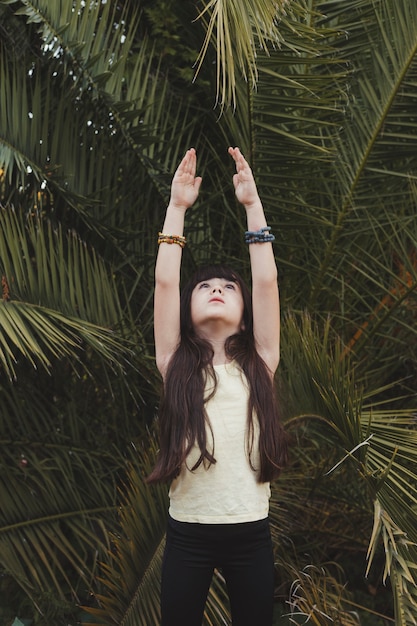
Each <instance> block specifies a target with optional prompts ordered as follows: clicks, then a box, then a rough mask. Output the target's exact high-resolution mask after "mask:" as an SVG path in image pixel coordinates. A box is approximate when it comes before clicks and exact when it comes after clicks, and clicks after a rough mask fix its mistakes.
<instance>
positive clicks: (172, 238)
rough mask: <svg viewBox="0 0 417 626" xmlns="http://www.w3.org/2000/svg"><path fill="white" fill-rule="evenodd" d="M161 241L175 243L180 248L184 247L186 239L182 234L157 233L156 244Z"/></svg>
mask: <svg viewBox="0 0 417 626" xmlns="http://www.w3.org/2000/svg"><path fill="white" fill-rule="evenodd" d="M161 243H169V244H172V243H177V244H178V245H179V246H180V247H181V248H184V246H185V244H186V243H187V240H186V238H185V237H184V236H183V235H166V234H165V233H158V246H159V245H160V244H161Z"/></svg>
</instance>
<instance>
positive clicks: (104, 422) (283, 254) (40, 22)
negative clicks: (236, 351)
mask: <svg viewBox="0 0 417 626" xmlns="http://www.w3.org/2000/svg"><path fill="white" fill-rule="evenodd" d="M200 12H202V14H201V15H200V17H198V16H199V14H200ZM197 18H198V19H197ZM416 23H417V4H416V3H415V2H414V0H352V1H349V2H347V1H346V0H322V1H313V0H293V1H292V2H286V3H282V6H281V3H278V5H277V3H275V2H270V1H267V0H245V1H243V0H242V1H241V2H239V4H238V5H236V3H234V2H231V0H222V1H221V0H213V1H212V2H204V1H202V2H198V3H193V2H185V1H184V2H181V3H178V2H174V0H156V1H150V0H137V1H133V0H119V1H116V0H108V1H107V2H85V1H84V0H48V1H47V0H12V1H9V0H0V202H1V210H0V270H1V275H2V301H1V302H0V323H1V335H0V363H1V373H0V394H1V395H0V397H1V403H0V465H1V471H0V502H1V509H0V616H1V620H2V623H5V624H12V623H13V621H14V619H15V617H16V618H20V619H21V620H23V619H26V620H27V622H26V623H30V624H38V625H39V624H42V625H47V626H55V625H57V626H58V625H60V624H62V625H63V624H81V623H83V624H87V623H93V622H94V623H96V624H97V623H98V624H125V625H132V626H137V625H140V624H146V625H147V626H150V625H151V624H158V623H159V613H158V610H159V609H158V577H159V567H160V560H161V554H162V549H163V538H164V522H165V515H166V490H165V488H162V487H161V488H158V489H152V490H150V489H148V488H146V487H145V486H144V483H143V476H144V475H145V474H146V472H147V471H148V469H149V467H150V465H151V463H152V458H153V455H154V450H155V447H156V446H157V443H156V438H155V435H154V432H153V428H154V426H153V425H154V418H155V415H156V412H157V404H158V395H159V387H160V381H159V378H158V376H157V373H156V370H155V367H154V361H153V346H152V343H153V336H152V288H153V264H154V258H155V253H156V233H157V231H158V230H159V229H160V227H161V224H162V221H163V216H164V211H165V207H166V204H167V201H168V198H169V186H170V180H171V176H172V172H173V171H174V170H175V167H176V165H177V163H178V161H179V160H180V158H181V156H182V154H183V153H184V151H185V150H186V148H188V147H189V146H191V145H194V146H196V148H197V152H198V169H199V173H200V174H201V175H202V176H203V187H202V192H201V195H200V198H199V202H198V205H196V207H195V208H194V209H193V210H192V212H190V213H189V214H187V224H186V226H187V236H188V240H189V245H188V246H187V248H186V249H185V254H184V275H187V274H188V273H189V272H190V271H191V270H192V269H193V268H194V266H195V265H196V264H198V263H202V262H205V261H206V260H208V259H216V260H222V261H227V262H229V263H232V264H233V265H235V266H236V268H237V269H238V270H240V271H241V272H242V273H243V275H245V276H246V277H247V278H249V275H248V270H249V266H248V258H247V251H246V249H245V245H244V243H243V241H242V237H241V236H240V234H241V233H242V231H243V230H244V215H243V214H242V209H241V207H239V206H238V205H237V204H236V202H235V198H234V193H233V188H232V184H231V178H232V173H233V164H232V163H231V162H230V158H229V157H228V155H227V147H228V146H229V145H239V146H240V147H241V148H242V150H243V152H244V153H245V154H246V156H247V157H248V159H249V160H250V162H251V164H252V167H253V169H254V173H255V177H256V180H257V182H258V186H259V189H260V193H261V197H262V200H263V203H264V206H265V211H266V213H267V215H268V218H269V223H270V224H271V226H272V228H273V230H274V233H275V235H276V245H275V250H276V257H277V263H278V266H279V270H280V289H281V297H282V308H283V318H284V319H283V347H282V365H281V367H280V372H279V377H278V379H277V384H278V385H279V386H280V392H281V397H282V408H283V416H284V418H285V420H286V424H287V427H288V429H289V430H290V432H291V433H292V435H293V438H294V445H293V459H292V464H291V467H290V468H289V470H288V471H287V472H286V473H285V476H283V478H282V479H281V480H280V481H279V482H278V483H277V484H276V485H274V490H273V498H272V502H271V522H272V529H273V535H274V541H275V545H276V565H277V566H276V575H277V581H276V583H277V584H276V600H277V602H276V616H277V620H278V619H279V616H280V615H281V614H284V615H286V617H282V623H286V622H287V623H288V622H291V621H292V623H304V622H305V620H306V619H307V618H309V620H310V622H311V623H313V624H319V625H325V624H330V623H339V624H343V625H347V624H359V623H360V624H380V625H382V624H384V625H386V624H391V623H395V624H398V625H400V626H402V625H406V626H408V625H410V624H415V623H416V617H415V616H416V615H417V593H416V576H417V573H416V565H415V563H416V562H417V558H416V556H417V554H416V539H417V538H416V534H417V533H416V528H417V524H416V511H417V495H416V483H417V473H416V442H417V441H416V440H417V435H416V421H415V419H416V357H415V335H416V323H415V322H416V267H417V266H416V238H417V224H416V221H417V212H416V180H417V179H416V174H417V168H416V165H417V163H416V158H417V157H416V154H417V153H416V149H415V148H416V109H415V102H416V95H417V94H416V85H417V57H416V54H417V34H416V29H415V26H414V25H415V24H416ZM206 44H207V45H206ZM200 51H203V53H202V56H201V57H199V53H200ZM199 58H200V60H201V64H200V66H198V64H197V66H196V65H195V63H196V62H197V60H198V59H199ZM196 67H199V70H198V73H197V75H195V71H196ZM245 78H246V79H245ZM368 570H369V571H368ZM205 620H206V623H207V624H227V623H229V621H228V620H229V617H228V607H227V599H226V596H225V593H224V588H223V583H222V580H221V573H220V572H217V573H216V576H215V580H214V583H213V587H212V589H211V592H210V598H209V603H208V608H207V613H206V617H205Z"/></svg>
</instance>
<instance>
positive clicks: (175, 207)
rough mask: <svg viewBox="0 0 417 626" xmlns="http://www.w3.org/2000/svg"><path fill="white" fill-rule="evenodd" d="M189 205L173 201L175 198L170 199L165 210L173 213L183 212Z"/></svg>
mask: <svg viewBox="0 0 417 626" xmlns="http://www.w3.org/2000/svg"><path fill="white" fill-rule="evenodd" d="M189 208H190V207H189V205H187V204H183V203H180V202H175V200H170V201H169V204H168V206H167V212H168V211H172V212H174V213H181V214H184V213H185V212H186V210H187V209H189Z"/></svg>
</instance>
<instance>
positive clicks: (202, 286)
mask: <svg viewBox="0 0 417 626" xmlns="http://www.w3.org/2000/svg"><path fill="white" fill-rule="evenodd" d="M206 287H210V285H209V284H208V283H200V287H199V289H205V288H206Z"/></svg>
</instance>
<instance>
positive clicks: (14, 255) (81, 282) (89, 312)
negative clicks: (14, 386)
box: [0, 208, 126, 378]
mask: <svg viewBox="0 0 417 626" xmlns="http://www.w3.org/2000/svg"><path fill="white" fill-rule="evenodd" d="M0 271H1V274H2V285H3V294H2V296H3V297H2V301H1V303H0V317H1V325H2V329H3V333H2V336H1V340H0V341H1V351H0V355H1V356H0V360H1V362H2V367H3V368H4V370H5V372H6V373H7V375H8V376H10V377H12V378H13V377H14V376H15V374H16V369H15V364H16V362H17V361H18V359H19V358H20V357H22V356H23V357H24V358H26V359H28V360H29V361H30V362H31V363H32V364H33V366H35V367H36V365H37V364H42V365H43V366H44V367H46V368H49V367H50V366H51V361H52V359H54V358H62V357H63V356H67V357H69V356H71V357H72V358H74V359H76V360H78V359H79V357H80V350H81V349H86V348H87V347H88V349H91V350H93V351H94V352H96V353H97V354H99V355H101V357H102V358H103V359H104V360H105V361H107V362H108V363H109V364H111V363H115V364H116V363H117V362H119V363H120V364H121V363H122V361H125V356H126V355H124V356H123V357H122V351H124V348H123V347H122V344H123V342H122V341H121V339H120V338H117V336H116V335H115V334H114V332H112V330H111V327H112V326H113V328H115V327H116V326H117V325H118V324H120V322H121V318H122V309H121V304H120V302H119V298H118V293H117V289H116V286H115V282H114V278H113V277H112V274H111V269H109V268H107V267H106V265H105V263H104V261H103V260H102V259H100V258H99V257H98V255H97V254H95V252H94V250H90V249H88V248H87V246H85V245H84V244H83V242H82V241H80V239H79V238H78V237H76V236H73V235H72V234H71V233H69V234H68V235H67V236H64V234H63V232H62V229H60V228H59V227H58V228H56V229H54V228H53V227H52V224H51V223H50V222H47V221H46V222H44V221H43V220H42V219H38V218H37V217H34V218H28V220H27V222H26V223H25V222H24V219H23V216H22V215H21V214H19V213H16V212H15V211H14V210H13V209H11V208H9V209H8V210H7V209H2V210H1V214H0Z"/></svg>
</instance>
